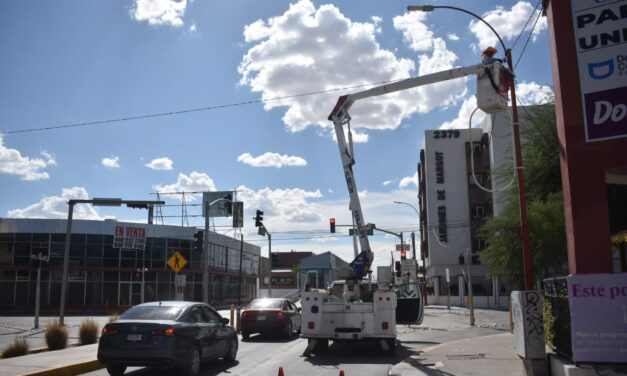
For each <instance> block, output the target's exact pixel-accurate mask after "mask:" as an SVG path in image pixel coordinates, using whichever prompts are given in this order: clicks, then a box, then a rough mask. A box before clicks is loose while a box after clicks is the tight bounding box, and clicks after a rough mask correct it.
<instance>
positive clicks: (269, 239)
mask: <svg viewBox="0 0 627 376" xmlns="http://www.w3.org/2000/svg"><path fill="white" fill-rule="evenodd" d="M264 228H265V227H264ZM266 234H268V256H269V257H270V270H269V271H268V297H269V298H271V297H272V235H271V234H270V233H269V232H268V230H267V229H266Z"/></svg>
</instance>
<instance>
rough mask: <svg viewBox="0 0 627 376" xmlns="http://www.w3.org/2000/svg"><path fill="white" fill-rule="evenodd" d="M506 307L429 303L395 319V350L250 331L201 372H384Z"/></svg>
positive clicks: (489, 320) (486, 322) (140, 372)
mask: <svg viewBox="0 0 627 376" xmlns="http://www.w3.org/2000/svg"><path fill="white" fill-rule="evenodd" d="M508 320H509V318H508V313H507V312H502V311H486V310H477V311H476V326H475V327H470V326H469V317H468V314H467V311H466V310H453V311H451V312H450V313H449V311H448V310H446V309H440V308H438V309H434V308H428V309H427V310H426V312H425V319H424V322H423V324H422V325H420V326H407V325H398V326H397V332H398V339H399V343H398V344H397V348H396V352H395V353H393V354H387V353H383V352H382V351H381V350H380V349H379V348H378V346H376V345H374V344H369V343H338V344H332V345H331V346H330V348H329V352H327V353H325V354H320V355H313V356H311V357H308V358H307V357H303V356H302V353H303V351H304V350H305V348H306V346H307V341H306V340H304V339H301V338H296V337H294V338H292V339H291V340H286V339H278V338H263V337H259V336H252V337H251V338H250V340H249V341H245V342H241V341H240V348H239V352H238V354H237V361H236V362H235V363H234V364H229V365H227V364H224V363H222V362H220V361H215V362H210V363H207V364H205V365H204V366H203V367H202V369H201V372H200V375H203V376H209V375H277V374H278V370H279V367H282V368H283V370H284V374H285V376H291V375H298V376H303V375H313V376H327V375H328V376H330V375H339V371H340V369H342V370H344V373H345V375H346V376H350V375H359V376H375V375H377V376H378V375H381V376H382V375H388V371H389V369H390V368H391V367H392V366H393V365H394V364H397V363H399V362H402V361H403V360H406V359H407V358H409V357H410V356H411V355H416V354H419V353H420V351H421V350H422V349H425V348H427V347H430V346H435V345H438V344H441V343H445V342H449V341H455V340H460V339H465V338H472V337H479V336H485V335H490V334H496V333H503V332H505V331H508V328H509V324H508ZM126 374H127V375H133V376H152V375H165V374H167V375H173V376H174V375H177V372H176V371H170V372H164V371H162V370H153V369H143V368H129V369H128V370H127V372H126ZM86 375H89V376H105V375H108V374H107V371H106V370H100V371H96V372H91V373H88V374H86Z"/></svg>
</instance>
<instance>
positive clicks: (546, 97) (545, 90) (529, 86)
mask: <svg viewBox="0 0 627 376" xmlns="http://www.w3.org/2000/svg"><path fill="white" fill-rule="evenodd" d="M516 98H517V99H518V100H519V101H520V102H521V103H522V104H523V105H525V106H527V105H534V104H544V103H546V102H548V101H550V100H552V98H553V89H552V88H551V87H550V86H548V85H540V84H537V83H535V82H522V83H519V84H518V85H516Z"/></svg>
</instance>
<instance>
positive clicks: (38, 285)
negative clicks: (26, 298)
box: [30, 252, 48, 329]
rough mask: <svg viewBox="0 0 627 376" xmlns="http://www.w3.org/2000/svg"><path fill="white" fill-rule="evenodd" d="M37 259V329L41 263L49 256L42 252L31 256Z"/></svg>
mask: <svg viewBox="0 0 627 376" xmlns="http://www.w3.org/2000/svg"><path fill="white" fill-rule="evenodd" d="M30 257H31V258H32V259H33V260H36V261H37V287H36V288H35V329H38V328H39V301H40V300H41V299H40V296H41V263H42V262H48V257H46V256H43V255H42V254H41V252H39V254H38V255H37V256H35V255H31V256H30Z"/></svg>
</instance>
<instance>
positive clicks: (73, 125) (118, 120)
mask: <svg viewBox="0 0 627 376" xmlns="http://www.w3.org/2000/svg"><path fill="white" fill-rule="evenodd" d="M401 80H403V79H398V80H390V81H381V82H373V83H367V84H362V85H355V86H346V87H340V88H334V89H328V90H320V91H312V92H308V93H301V94H294V95H287V96H284V97H275V98H268V99H255V100H250V101H244V102H236V103H227V104H220V105H215V106H207V107H200V108H192V109H186V110H178V111H168V112H160V113H154V114H147V115H137V116H127V117H121V118H114V119H107V120H95V121H86V122H80V123H70V124H61V125H51V126H47V127H39V128H26V129H13V130H8V131H0V135H5V134H17V133H31V132H42V131H51V130H58V129H65V128H78V127H87V126H94V125H110V124H115V123H121V122H125V121H131V120H142V119H151V118H159V117H165V116H175V115H183V114H189V113H193V112H201V111H210V110H218V109H222V108H230V107H239V106H246V105H250V104H256V103H267V102H274V101H281V100H286V99H294V98H299V97H306V96H310V95H319V94H326V93H332V92H335V91H342V90H352V89H357V88H361V87H366V86H373V85H383V84H388V83H392V82H396V81H401Z"/></svg>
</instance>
